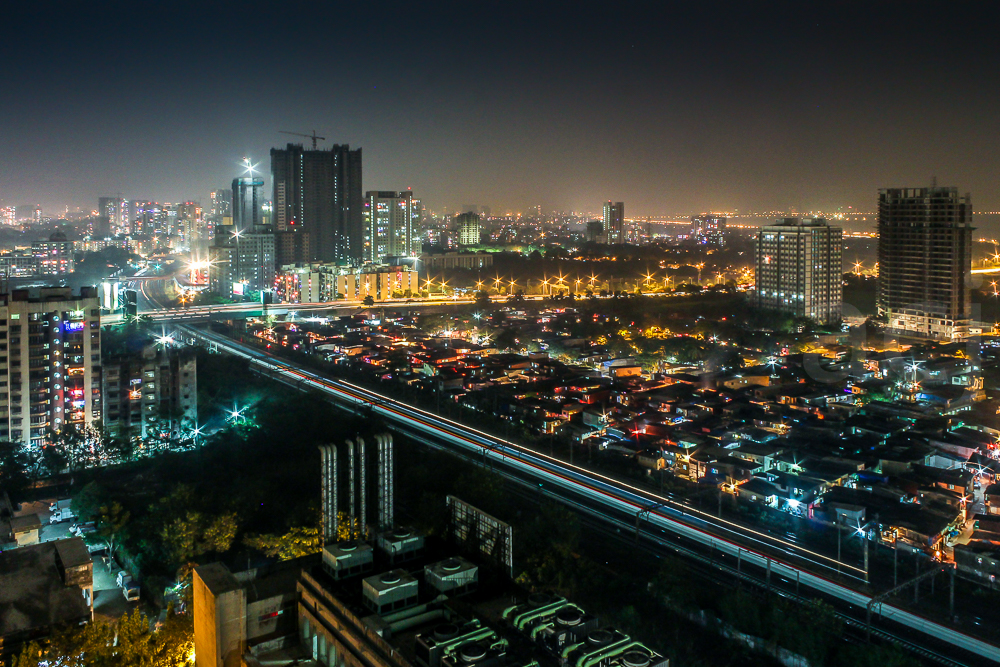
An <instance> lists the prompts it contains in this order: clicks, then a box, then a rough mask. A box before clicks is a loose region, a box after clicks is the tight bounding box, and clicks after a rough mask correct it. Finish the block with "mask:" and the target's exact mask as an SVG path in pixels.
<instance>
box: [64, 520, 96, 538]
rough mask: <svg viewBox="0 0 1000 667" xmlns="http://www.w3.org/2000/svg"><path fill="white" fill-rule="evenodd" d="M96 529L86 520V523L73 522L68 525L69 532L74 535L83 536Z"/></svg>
mask: <svg viewBox="0 0 1000 667" xmlns="http://www.w3.org/2000/svg"><path fill="white" fill-rule="evenodd" d="M96 530H97V527H96V526H95V525H94V523H93V522H92V521H88V522H87V523H74V524H73V525H72V526H70V527H69V532H70V534H72V535H76V536H77V537H83V536H84V535H86V534H87V533H93V532H95V531H96Z"/></svg>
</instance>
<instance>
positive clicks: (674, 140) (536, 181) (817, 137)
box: [0, 0, 1000, 215]
mask: <svg viewBox="0 0 1000 667" xmlns="http://www.w3.org/2000/svg"><path fill="white" fill-rule="evenodd" d="M9 5H20V7H17V6H13V7H12V6H9ZM996 6H997V3H995V2H991V1H989V0H981V1H979V2H962V1H959V0H949V1H942V2H903V1H895V0H883V1H881V2H880V1H878V0H867V1H866V2H849V1H836V2H835V1H830V2H819V1H813V2H802V1H801V0H800V1H798V2H767V1H760V2H748V1H745V0H744V1H742V2H732V3H723V2H709V1H696V0H684V1H683V2H671V1H667V0H663V1H661V2H649V3H629V2H621V1H616V2H610V1H608V2H603V3H586V2H544V1H543V0H535V1H534V2H526V3H520V2H514V1H512V0H507V1H503V2H489V1H483V0H475V1H467V2H455V3H435V2H424V3H421V2H406V3H380V2H363V1H356V2H352V3H335V2H320V1H316V2H296V1H294V0H282V1H280V2H270V3H265V2H252V1H249V0H244V1H242V2H238V3H235V2H234V3H213V2H207V1H206V2H184V1H172V2H165V1H162V0H133V1H132V2H127V3H118V2H100V1H99V0H96V1H94V2H80V1H78V0H77V1H73V2H49V1H46V0H35V1H28V0H24V1H21V0H12V1H11V2H8V3H4V12H3V14H4V16H3V25H4V29H3V31H2V32H3V34H2V37H0V92H2V102H0V199H2V200H3V204H19V203H28V202H39V203H41V204H42V205H43V206H44V207H45V208H46V209H47V210H49V211H53V212H54V211H55V210H57V209H61V207H62V206H64V205H70V206H84V207H90V208H92V207H95V206H96V200H97V197H98V196H100V195H103V194H109V193H115V192H121V193H123V194H124V195H125V196H126V197H128V198H132V199H140V198H150V199H154V200H158V201H177V200H181V199H199V200H201V201H202V202H206V201H207V198H208V191H209V190H210V189H212V188H214V187H225V186H227V184H228V183H229V181H230V180H231V179H232V177H233V176H235V175H236V174H237V172H238V171H239V170H238V166H237V163H238V162H239V160H240V158H241V157H242V156H243V155H245V154H246V155H250V156H251V157H252V158H253V159H254V160H255V161H258V162H260V163H261V166H262V168H263V170H264V172H265V173H267V172H268V171H269V165H268V150H269V149H270V148H271V147H272V146H280V145H283V144H284V142H286V141H288V140H292V141H298V140H297V139H296V138H294V137H287V136H285V135H282V134H279V133H278V130H293V131H302V132H309V131H311V130H313V129H315V130H316V131H317V132H318V133H319V134H320V135H322V136H325V137H327V138H328V139H330V140H331V141H329V142H326V144H325V145H329V144H330V143H332V142H337V143H348V144H350V145H351V146H352V147H356V146H360V147H362V148H363V151H364V188H365V189H405V188H406V187H412V188H413V190H414V191H415V192H416V193H417V195H418V196H420V197H421V198H422V199H423V200H424V202H425V204H427V205H428V206H430V207H432V208H441V207H450V208H452V209H454V208H457V207H459V206H461V205H463V204H468V203H476V204H485V205H489V206H492V207H494V210H517V209H525V208H527V207H529V206H531V205H535V204H541V205H542V206H543V208H545V209H548V210H552V209H560V210H570V209H574V210H588V209H589V210H593V211H597V210H599V208H600V202H601V201H603V200H606V199H609V198H611V199H615V200H624V201H625V202H626V211H627V214H629V215H648V214H659V213H675V212H676V213H681V212H685V211H696V210H699V209H716V210H720V209H722V210H732V209H734V208H739V209H743V210H745V209H751V208H752V209H757V210H765V209H775V208H780V209H786V208H788V207H790V206H795V207H798V208H800V209H805V210H808V209H812V208H820V207H822V208H826V209H829V208H831V207H834V206H854V207H856V208H859V207H860V208H862V209H871V208H872V207H873V205H874V198H875V191H876V190H877V188H879V187H887V186H900V185H907V186H919V185H923V184H928V183H929V182H930V180H931V177H932V176H937V178H938V182H939V183H940V184H948V185H952V184H954V185H957V186H959V187H960V188H961V189H962V190H963V191H970V192H972V195H973V204H974V207H975V208H976V210H997V209H1000V192H998V189H997V178H998V169H997V166H998V155H1000V150H998V149H1000V141H998V132H1000V53H998V51H1000V46H998V45H1000V38H997V37H996V35H995V33H996V30H997V26H998V25H1000V22H998V20H997V19H998V18H1000V11H998V10H997V9H995V7H996ZM306 141H308V140H306Z"/></svg>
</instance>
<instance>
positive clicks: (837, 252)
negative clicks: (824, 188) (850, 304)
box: [755, 218, 843, 322]
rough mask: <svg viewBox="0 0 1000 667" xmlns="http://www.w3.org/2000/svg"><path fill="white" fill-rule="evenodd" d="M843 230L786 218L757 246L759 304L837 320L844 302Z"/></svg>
mask: <svg viewBox="0 0 1000 667" xmlns="http://www.w3.org/2000/svg"><path fill="white" fill-rule="evenodd" d="M842 247H843V230H842V229H841V228H840V227H833V226H831V225H830V224H829V223H827V221H826V220H824V219H823V218H812V219H808V218H807V219H801V218H785V219H783V220H778V221H776V222H775V223H774V224H773V225H767V226H766V227H762V228H761V230H760V231H759V232H758V233H757V242H756V248H755V250H756V252H755V255H756V270H757V273H756V280H755V282H756V303H757V305H758V306H759V307H761V308H766V309H769V310H779V311H782V312H786V313H791V314H793V315H796V316H798V317H808V318H810V319H813V320H815V321H817V322H836V321H838V320H839V319H840V317H841V308H842V303H843V260H842V259H841V253H842Z"/></svg>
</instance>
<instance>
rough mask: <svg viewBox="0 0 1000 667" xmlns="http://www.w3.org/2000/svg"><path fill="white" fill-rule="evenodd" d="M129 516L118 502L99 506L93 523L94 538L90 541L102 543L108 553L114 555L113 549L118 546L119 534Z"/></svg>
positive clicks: (126, 523)
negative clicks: (94, 528)
mask: <svg viewBox="0 0 1000 667" xmlns="http://www.w3.org/2000/svg"><path fill="white" fill-rule="evenodd" d="M131 516H132V515H131V514H130V513H129V512H127V511H125V508H123V507H122V506H121V503H119V502H118V501H113V502H111V503H108V504H106V505H103V506H101V508H100V509H99V510H98V513H97V517H96V520H95V521H94V523H95V524H96V527H97V530H96V531H94V532H93V533H92V535H93V536H94V537H91V538H90V539H92V540H99V541H100V542H103V543H104V544H105V545H106V546H107V547H108V552H109V553H110V554H112V555H114V553H115V547H117V546H118V543H119V539H120V537H121V534H122V532H123V531H124V530H125V526H127V525H128V522H129V519H130V518H131Z"/></svg>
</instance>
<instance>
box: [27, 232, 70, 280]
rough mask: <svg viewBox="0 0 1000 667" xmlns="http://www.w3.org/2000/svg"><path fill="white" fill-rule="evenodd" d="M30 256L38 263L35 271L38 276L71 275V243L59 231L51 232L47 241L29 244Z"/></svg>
mask: <svg viewBox="0 0 1000 667" xmlns="http://www.w3.org/2000/svg"><path fill="white" fill-rule="evenodd" d="M31 254H32V255H34V256H35V259H36V260H37V262H38V264H37V267H36V270H37V272H38V273H39V274H40V275H43V276H61V275H64V274H67V273H73V242H72V241H70V240H68V239H67V238H66V235H65V234H63V233H62V232H60V231H55V232H53V233H52V235H51V236H49V239H48V240H47V241H36V242H35V243H33V244H31Z"/></svg>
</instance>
